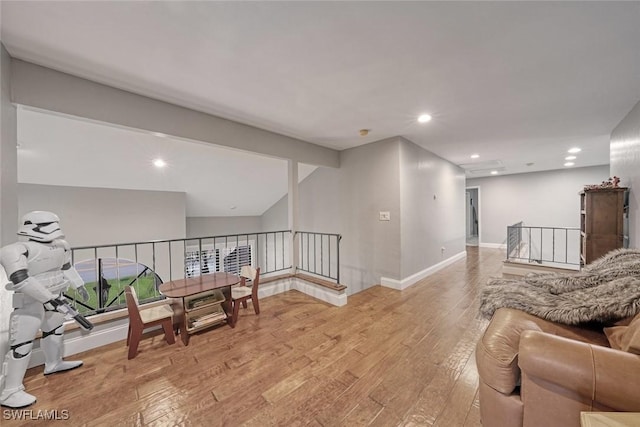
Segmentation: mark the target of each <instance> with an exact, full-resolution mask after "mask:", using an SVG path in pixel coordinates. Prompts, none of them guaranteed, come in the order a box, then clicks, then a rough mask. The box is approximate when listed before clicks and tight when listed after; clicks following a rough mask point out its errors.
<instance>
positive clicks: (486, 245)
mask: <svg viewBox="0 0 640 427" xmlns="http://www.w3.org/2000/svg"><path fill="white" fill-rule="evenodd" d="M479 246H480V247H481V248H492V249H507V244H506V243H480V244H479Z"/></svg>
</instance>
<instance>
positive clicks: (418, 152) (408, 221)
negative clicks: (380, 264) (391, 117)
mask: <svg viewBox="0 0 640 427" xmlns="http://www.w3.org/2000/svg"><path fill="white" fill-rule="evenodd" d="M400 195H401V197H400V198H401V216H400V219H401V221H400V227H401V230H402V234H401V236H402V237H401V241H402V246H401V258H400V259H401V269H400V273H401V274H400V279H404V278H406V277H408V276H411V275H413V274H415V273H418V272H420V271H422V270H424V269H425V268H426V267H430V266H433V265H435V264H437V263H439V262H442V261H444V260H446V259H447V258H449V257H451V256H454V255H457V254H459V253H461V252H463V251H464V250H465V240H466V239H465V198H464V196H465V175H464V171H463V170H462V169H461V168H459V167H457V166H455V165H453V164H452V163H449V162H448V161H446V160H443V159H441V158H440V157H438V156H436V155H435V154H433V153H431V152H429V151H427V150H425V149H423V148H421V147H419V146H417V145H415V144H414V143H412V142H410V141H407V140H401V143H400ZM442 248H444V250H442Z"/></svg>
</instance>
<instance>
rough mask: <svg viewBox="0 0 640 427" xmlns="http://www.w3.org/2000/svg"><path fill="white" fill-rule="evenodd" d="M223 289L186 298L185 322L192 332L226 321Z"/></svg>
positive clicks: (187, 328)
mask: <svg viewBox="0 0 640 427" xmlns="http://www.w3.org/2000/svg"><path fill="white" fill-rule="evenodd" d="M224 301H225V297H224V295H223V293H222V291H221V290H218V289H216V290H211V291H206V292H202V293H199V294H196V295H191V296H188V297H185V298H184V324H185V326H186V330H187V333H189V334H191V333H194V332H197V331H199V330H201V329H204V328H208V327H210V326H213V325H217V324H219V323H222V322H224V321H226V319H227V315H226V313H225V312H224V309H223V307H222V303H223V302H224Z"/></svg>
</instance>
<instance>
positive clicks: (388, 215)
mask: <svg viewBox="0 0 640 427" xmlns="http://www.w3.org/2000/svg"><path fill="white" fill-rule="evenodd" d="M380 221H391V212H389V211H385V212H383V211H380Z"/></svg>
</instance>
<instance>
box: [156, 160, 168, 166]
mask: <svg viewBox="0 0 640 427" xmlns="http://www.w3.org/2000/svg"><path fill="white" fill-rule="evenodd" d="M153 166H155V167H157V168H163V167H165V166H167V162H165V161H164V160H162V159H155V160H154V161H153Z"/></svg>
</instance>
